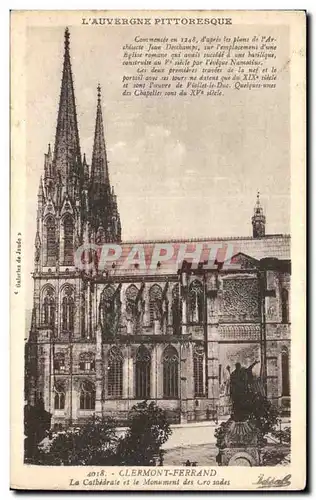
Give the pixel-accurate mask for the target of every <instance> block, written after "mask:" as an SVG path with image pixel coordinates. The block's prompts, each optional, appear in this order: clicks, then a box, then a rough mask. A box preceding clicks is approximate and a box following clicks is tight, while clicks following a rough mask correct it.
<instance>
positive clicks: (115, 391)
mask: <svg viewBox="0 0 316 500" xmlns="http://www.w3.org/2000/svg"><path fill="white" fill-rule="evenodd" d="M108 395H109V396H116V397H121V396H122V395H123V354H122V351H121V349H119V347H116V346H113V347H112V348H111V349H110V351H109V361H108Z"/></svg>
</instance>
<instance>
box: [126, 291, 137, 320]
mask: <svg viewBox="0 0 316 500" xmlns="http://www.w3.org/2000/svg"><path fill="white" fill-rule="evenodd" d="M137 295H138V288H137V287H136V286H135V285H130V286H129V287H128V288H127V290H126V294H125V297H126V315H127V317H128V319H131V320H133V319H135V318H136V316H137V304H136V300H137Z"/></svg>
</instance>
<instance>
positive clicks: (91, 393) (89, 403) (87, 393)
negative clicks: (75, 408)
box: [80, 382, 95, 410]
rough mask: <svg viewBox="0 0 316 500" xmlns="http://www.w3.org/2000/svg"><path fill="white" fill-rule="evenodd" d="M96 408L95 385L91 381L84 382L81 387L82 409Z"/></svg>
mask: <svg viewBox="0 0 316 500" xmlns="http://www.w3.org/2000/svg"><path fill="white" fill-rule="evenodd" d="M94 409H95V387H94V384H92V383H91V382H83V383H82V384H81V388H80V410H94Z"/></svg>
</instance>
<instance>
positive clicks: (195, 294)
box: [188, 281, 203, 324]
mask: <svg viewBox="0 0 316 500" xmlns="http://www.w3.org/2000/svg"><path fill="white" fill-rule="evenodd" d="M188 310H189V322H190V323H196V324H200V323H202V321H203V287H202V284H201V283H200V282H199V281H193V283H191V285H190V288H189V295H188Z"/></svg>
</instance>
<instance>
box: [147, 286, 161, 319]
mask: <svg viewBox="0 0 316 500" xmlns="http://www.w3.org/2000/svg"><path fill="white" fill-rule="evenodd" d="M149 314H150V324H151V325H152V324H153V322H154V321H155V320H160V319H161V316H162V290H161V288H160V286H159V285H153V286H152V287H151V289H150V290H149Z"/></svg>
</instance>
